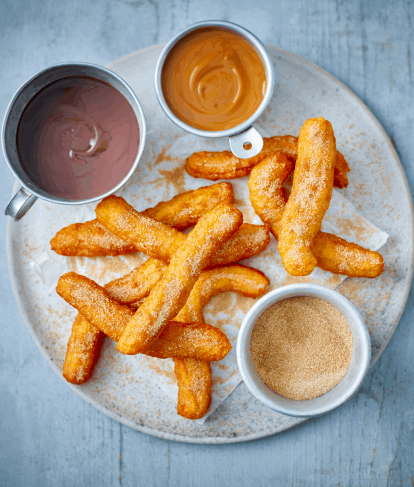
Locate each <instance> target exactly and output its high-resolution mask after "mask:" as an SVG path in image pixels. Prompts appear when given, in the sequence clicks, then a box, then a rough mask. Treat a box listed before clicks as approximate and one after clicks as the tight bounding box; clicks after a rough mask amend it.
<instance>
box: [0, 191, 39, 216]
mask: <svg viewBox="0 0 414 487" xmlns="http://www.w3.org/2000/svg"><path fill="white" fill-rule="evenodd" d="M36 200H37V196H35V195H34V194H32V193H30V192H29V191H27V190H26V189H25V188H23V187H22V188H20V189H19V191H17V193H16V194H15V195H14V196H13V198H12V199H11V200H10V201H9V204H8V205H7V208H6V210H5V212H4V214H5V215H8V216H11V217H12V218H13V220H14V221H15V222H18V221H19V220H21V219H22V218H23V217H24V215H25V214H26V213H27V212H28V211H29V210H30V208H31V207H32V206H33V204H34V203H35V201H36Z"/></svg>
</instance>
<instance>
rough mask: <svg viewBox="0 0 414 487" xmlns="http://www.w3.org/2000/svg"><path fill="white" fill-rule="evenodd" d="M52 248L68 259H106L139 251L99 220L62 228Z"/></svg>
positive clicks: (53, 239)
mask: <svg viewBox="0 0 414 487" xmlns="http://www.w3.org/2000/svg"><path fill="white" fill-rule="evenodd" d="M50 247H51V249H52V250H54V251H55V252H56V253H57V254H59V255H66V256H68V257H70V256H71V257H75V256H79V257H104V256H106V255H108V256H109V255H111V256H113V255H126V254H132V253H134V252H136V251H137V249H136V248H135V247H134V246H133V245H131V244H129V243H127V242H124V241H123V240H122V239H121V238H119V237H117V236H116V235H114V234H113V233H111V232H110V231H109V230H108V229H107V228H106V227H105V226H104V225H102V224H101V223H99V222H98V220H91V221H89V222H85V223H73V224H72V225H69V226H67V227H65V228H62V230H59V231H58V232H57V234H56V235H55V236H54V237H53V238H52V240H51V241H50Z"/></svg>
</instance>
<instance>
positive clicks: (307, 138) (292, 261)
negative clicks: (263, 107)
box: [278, 117, 336, 276]
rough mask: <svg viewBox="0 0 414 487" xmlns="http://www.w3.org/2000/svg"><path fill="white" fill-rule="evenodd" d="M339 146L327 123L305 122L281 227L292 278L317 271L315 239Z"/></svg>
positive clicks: (320, 120) (328, 196)
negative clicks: (313, 245) (314, 251)
mask: <svg viewBox="0 0 414 487" xmlns="http://www.w3.org/2000/svg"><path fill="white" fill-rule="evenodd" d="M335 155H336V142H335V136H334V132H333V129H332V125H331V124H330V123H329V122H328V121H327V120H325V119H323V118H322V117H321V118H313V119H309V120H306V122H305V123H304V124H303V126H302V128H301V130H300V133H299V142H298V158H297V160H296V165H295V172H294V175H293V184H292V191H291V193H290V196H289V199H288V202H287V203H286V207H285V211H284V212H283V216H282V220H281V221H280V224H279V241H278V249H279V252H280V256H281V257H282V262H283V266H284V267H285V269H286V270H287V271H288V272H289V274H291V275H292V276H307V275H309V274H310V273H311V272H312V271H313V269H314V268H315V267H316V264H317V261H316V258H315V256H314V255H313V254H312V251H311V248H312V243H313V239H314V237H315V236H316V234H317V233H318V232H319V231H320V229H321V225H322V219H323V217H324V215H325V212H326V210H327V209H328V207H329V203H330V201H331V196H332V188H333V177H334V162H335Z"/></svg>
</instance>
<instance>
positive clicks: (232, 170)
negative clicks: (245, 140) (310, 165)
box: [185, 135, 350, 188]
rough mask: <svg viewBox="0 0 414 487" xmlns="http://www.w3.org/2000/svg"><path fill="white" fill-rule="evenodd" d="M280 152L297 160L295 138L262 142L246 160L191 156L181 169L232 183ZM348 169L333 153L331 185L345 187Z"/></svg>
mask: <svg viewBox="0 0 414 487" xmlns="http://www.w3.org/2000/svg"><path fill="white" fill-rule="evenodd" d="M275 152H281V153H283V154H285V155H286V156H287V157H289V159H291V160H292V161H296V159H297V156H298V137H294V136H293V135H276V136H275V137H269V138H266V137H265V138H264V139H263V149H262V150H261V152H260V153H259V154H258V155H257V156H255V157H250V158H248V159H239V158H237V157H236V156H234V155H233V154H232V153H231V152H230V151H223V152H207V151H202V152H195V153H194V154H192V155H191V156H190V157H189V158H188V159H187V162H186V166H185V169H186V171H187V172H188V174H189V175H190V176H193V177H194V178H204V179H210V180H212V181H217V180H218V179H236V178H242V177H245V176H248V175H249V174H250V172H251V170H252V169H253V167H254V166H256V165H257V164H259V162H261V161H262V160H263V159H265V158H266V157H268V156H270V155H272V154H274V153H275ZM349 170H350V169H349V166H348V163H347V161H346V160H345V158H344V156H343V155H342V154H341V153H340V152H336V156H335V165H334V185H335V186H336V187H338V188H346V187H347V186H348V176H347V173H348V172H349Z"/></svg>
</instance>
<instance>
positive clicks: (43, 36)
mask: <svg viewBox="0 0 414 487" xmlns="http://www.w3.org/2000/svg"><path fill="white" fill-rule="evenodd" d="M209 18H210V19H211V18H215V19H225V20H231V21H234V22H236V23H240V24H242V25H244V26H245V27H247V28H248V29H250V30H252V31H253V32H254V33H256V34H257V35H258V36H259V37H260V38H261V39H262V40H263V41H264V42H266V43H268V44H273V45H276V46H278V47H281V48H282V49H286V50H289V51H292V52H294V53H296V54H299V55H301V56H304V57H305V58H307V59H309V60H310V61H312V62H314V63H316V64H318V65H319V66H321V67H322V68H324V69H326V70H327V71H328V72H330V73H332V74H333V75H334V76H336V77H337V78H339V79H340V80H341V81H342V82H344V83H345V84H346V85H347V86H349V87H350V88H351V89H352V90H353V91H354V92H355V93H356V94H357V95H358V96H359V97H361V99H362V100H363V101H364V102H365V103H366V104H367V105H368V107H369V108H370V109H371V110H372V111H373V113H374V114H375V115H376V116H377V118H378V119H379V121H380V122H381V123H382V125H383V126H384V128H385V130H386V132H387V133H388V135H389V136H390V137H391V140H392V141H393V143H394V145H395V147H396V149H397V152H398V154H399V156H400V158H401V161H402V164H403V166H404V169H405V171H406V174H407V177H408V180H409V184H410V187H411V188H413V185H414V163H413V160H412V154H413V153H414V136H413V119H414V97H413V76H414V73H413V66H412V63H413V62H414V60H412V51H413V26H412V22H413V21H414V6H413V4H412V3H411V2H407V1H402V0H401V1H399V0H394V1H392V0H391V1H388V0H367V1H364V0H360V1H359V2H356V1H352V0H351V1H342V0H341V1H336V2H335V1H332V0H279V1H275V0H267V1H264V0H263V1H261V0H254V1H252V0H239V1H237V0H234V1H228V0H212V1H209V2H206V1H205V0H203V1H201V0H196V1H175V2H166V1H161V0H160V1H158V2H157V1H156V0H147V1H145V0H142V1H141V0H118V1H114V0H91V1H85V0H70V1H68V2H62V1H60V0H44V1H42V2H30V1H29V0H1V1H0V116H1V117H2V116H3V114H4V111H5V109H6V105H7V103H8V101H9V100H10V98H11V97H12V95H13V93H14V91H15V90H16V89H17V88H18V87H19V85H20V84H21V83H23V82H24V81H25V80H26V79H27V78H28V77H29V75H32V74H34V73H35V72H37V71H39V70H40V69H42V68H43V67H45V66H47V65H49V64H52V63H55V62H61V61H68V60H78V61H90V62H95V63H98V64H103V65H104V64H107V63H109V62H110V61H113V60H114V59H117V58H119V57H120V56H123V55H125V54H128V53H129V52H132V51H135V50H137V49H141V48H143V47H146V46H149V45H151V44H154V43H158V42H164V41H167V40H168V39H169V38H170V37H171V36H172V35H173V34H175V33H176V32H178V31H179V30H181V29H182V28H183V27H185V26H186V25H188V24H191V23H193V22H196V21H199V20H204V19H209ZM0 160H1V161H0V163H1V167H2V168H3V170H2V177H1V178H0V190H1V191H0V208H4V207H5V205H6V203H7V201H8V198H9V195H10V193H11V188H12V184H13V177H12V175H11V173H10V171H9V170H8V169H7V168H6V166H5V163H4V160H3V156H2V155H0ZM0 218H2V225H3V229H5V225H6V218H5V217H4V216H2V217H0ZM0 246H1V247H0V252H1V254H0V255H1V258H0V290H1V292H0V302H1V309H2V319H1V340H0V485H1V486H42V487H43V486H45V487H46V486H52V485H53V486H55V485H58V486H73V485H77V486H80V487H83V486H98V485H99V486H106V485H109V486H118V485H119V486H136V485H139V486H190V485H191V486H212V487H215V486H238V487H243V486H267V485H292V486H307V485H310V486H313V485H315V486H321V485H323V486H325V485H326V486H332V485H340V486H348V485H350V486H359V485H360V486H366V485H369V486H371V485H372V486H396V485H398V486H401V485H402V486H410V487H413V486H414V389H413V386H414V371H413V350H414V326H413V317H414V315H413V293H412V292H411V294H410V297H409V301H408V305H407V308H406V310H405V312H404V314H403V317H402V319H401V322H400V324H399V326H398V327H397V330H396V332H395V334H394V336H393V338H392V340H391V342H390V343H389V345H388V347H387V349H386V350H385V352H384V353H383V355H382V357H381V358H380V360H379V361H378V362H377V364H376V366H375V367H374V370H373V371H372V372H371V373H370V374H369V375H368V377H367V379H366V381H365V383H364V386H363V388H362V390H361V391H360V392H359V394H358V395H357V396H356V397H355V398H353V399H352V400H351V401H350V402H349V403H348V404H347V405H345V406H344V407H342V408H341V409H340V410H338V411H335V412H334V413H332V414H330V415H328V416H325V417H323V418H319V419H316V420H311V421H308V422H307V423H305V424H304V425H301V426H299V427H297V428H295V429H293V430H289V431H287V432H285V433H282V434H280V435H277V436H273V437H270V438H266V439H263V440H258V441H254V442H251V443H244V444H235V445H221V446H202V445H188V444H181V443H174V442H170V441H165V440H160V439H158V438H153V437H150V436H147V435H145V434H141V433H138V432H136V431H134V430H132V429H129V428H128V427H125V426H122V425H120V424H119V423H117V422H115V421H112V420H110V419H109V418H107V417H106V416H104V415H103V414H102V413H100V412H98V411H97V410H95V409H94V408H93V407H91V406H89V405H88V404H86V403H84V402H83V401H82V400H81V399H80V398H79V397H78V396H76V395H75V394H73V393H72V392H71V391H70V390H69V389H68V388H67V387H66V385H65V384H64V382H63V381H62V380H61V379H60V378H59V377H57V376H56V374H55V373H54V372H53V371H52V369H50V368H49V366H48V365H47V363H46V361H45V360H44V359H43V357H42V356H41V354H40V352H39V351H38V350H37V348H36V346H35V344H34V342H33V341H32V339H31V337H30V335H29V333H28V331H27V330H26V328H25V325H24V324H23V320H22V319H21V317H20V315H19V311H18V310H17V308H16V305H15V302H14V298H13V295H12V292H11V288H10V283H9V278H8V270H7V263H6V250H5V230H4V231H3V237H2V239H1V240H0Z"/></svg>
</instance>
